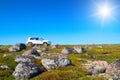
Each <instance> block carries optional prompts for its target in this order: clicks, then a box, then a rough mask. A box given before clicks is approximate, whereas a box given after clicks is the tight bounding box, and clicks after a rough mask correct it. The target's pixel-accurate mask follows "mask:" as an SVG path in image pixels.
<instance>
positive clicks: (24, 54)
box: [22, 49, 39, 56]
mask: <svg viewBox="0 0 120 80" xmlns="http://www.w3.org/2000/svg"><path fill="white" fill-rule="evenodd" d="M22 56H39V53H38V52H37V50H36V49H31V50H28V51H25V52H24V53H23V54H22Z"/></svg>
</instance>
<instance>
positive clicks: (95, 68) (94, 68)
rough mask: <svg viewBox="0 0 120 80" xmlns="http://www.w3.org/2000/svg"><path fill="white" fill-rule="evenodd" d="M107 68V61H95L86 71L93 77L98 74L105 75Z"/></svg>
mask: <svg viewBox="0 0 120 80" xmlns="http://www.w3.org/2000/svg"><path fill="white" fill-rule="evenodd" d="M107 67H108V63H107V62H106V61H94V62H92V63H89V65H88V66H87V67H86V69H87V71H88V72H89V73H90V74H91V75H94V74H97V73H105V71H106V69H107Z"/></svg>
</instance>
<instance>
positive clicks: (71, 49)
mask: <svg viewBox="0 0 120 80" xmlns="http://www.w3.org/2000/svg"><path fill="white" fill-rule="evenodd" d="M61 53H64V54H75V53H77V51H76V50H74V49H73V48H63V50H62V51H61Z"/></svg>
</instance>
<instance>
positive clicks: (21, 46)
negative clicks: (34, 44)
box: [15, 43, 26, 50]
mask: <svg viewBox="0 0 120 80" xmlns="http://www.w3.org/2000/svg"><path fill="white" fill-rule="evenodd" d="M15 46H17V47H19V48H20V50H23V49H26V45H25V44H23V43H17V44H16V45H15Z"/></svg>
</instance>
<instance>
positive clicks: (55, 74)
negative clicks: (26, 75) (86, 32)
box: [0, 44, 120, 80]
mask: <svg viewBox="0 0 120 80" xmlns="http://www.w3.org/2000/svg"><path fill="white" fill-rule="evenodd" d="M73 46H75V45H61V46H60V47H59V48H57V49H51V47H50V46H48V47H47V48H49V49H50V50H49V51H47V52H48V53H60V52H61V51H62V49H63V48H64V47H69V48H72V47H73ZM81 46H82V47H84V48H86V50H87V52H85V53H83V54H69V58H70V59H71V61H72V63H73V65H72V66H66V67H59V68H57V69H56V70H52V71H46V72H43V73H42V74H40V75H38V76H36V77H34V78H32V79H31V80H107V79H105V77H103V76H98V75H99V74H97V75H94V76H90V75H89V73H88V72H86V71H85V70H84V69H83V68H82V67H83V66H82V64H84V63H86V62H87V61H95V60H105V61H107V62H109V63H111V62H113V61H115V60H118V59H120V44H114V45H113V44H109V45H107V44H104V45H97V44H93V45H81ZM98 46H102V47H103V48H99V47H98ZM9 47H10V46H0V49H1V50H3V52H1V53H0V65H7V66H9V67H10V69H7V70H1V69H0V80H14V77H13V76H12V73H13V71H14V69H15V67H16V65H17V63H16V62H15V61H14V59H15V57H14V56H7V57H3V55H4V54H8V53H9V52H8V48H9ZM88 47H92V48H91V49H90V48H88ZM41 48H44V46H42V47H38V49H41ZM29 49H31V47H30V46H27V48H26V50H29ZM26 50H23V51H20V52H15V54H19V55H21V54H22V53H23V52H24V51H26ZM86 54H93V55H95V56H96V58H95V59H93V58H89V57H88V56H87V55H86ZM35 63H36V64H37V66H39V67H42V68H44V67H43V66H42V64H41V60H39V59H35Z"/></svg>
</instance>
